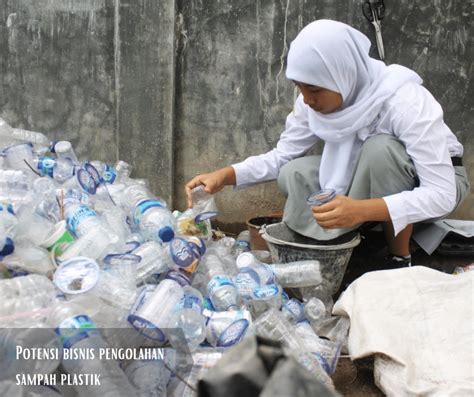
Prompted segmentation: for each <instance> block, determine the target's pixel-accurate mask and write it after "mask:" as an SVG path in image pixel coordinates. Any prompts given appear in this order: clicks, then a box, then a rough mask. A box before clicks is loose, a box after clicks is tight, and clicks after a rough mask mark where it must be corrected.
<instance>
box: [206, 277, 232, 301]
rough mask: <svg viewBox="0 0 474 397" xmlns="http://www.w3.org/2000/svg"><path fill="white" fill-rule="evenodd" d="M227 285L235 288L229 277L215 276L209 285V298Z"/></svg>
mask: <svg viewBox="0 0 474 397" xmlns="http://www.w3.org/2000/svg"><path fill="white" fill-rule="evenodd" d="M226 285H232V286H233V287H235V285H234V283H233V282H232V280H231V279H230V278H229V277H227V276H214V277H213V278H212V279H211V281H209V284H208V285H207V292H208V295H209V296H212V295H214V293H215V292H216V291H217V290H218V289H219V288H222V287H224V286H226Z"/></svg>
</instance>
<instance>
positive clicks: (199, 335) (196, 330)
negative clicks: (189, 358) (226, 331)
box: [170, 286, 206, 351]
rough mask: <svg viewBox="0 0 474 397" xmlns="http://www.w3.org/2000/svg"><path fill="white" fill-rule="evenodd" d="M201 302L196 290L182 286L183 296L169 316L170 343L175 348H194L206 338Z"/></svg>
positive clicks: (199, 294) (201, 299) (201, 298)
mask: <svg viewBox="0 0 474 397" xmlns="http://www.w3.org/2000/svg"><path fill="white" fill-rule="evenodd" d="M202 302H203V297H202V295H201V293H200V292H199V291H198V290H196V289H194V288H192V287H189V286H187V287H184V288H183V297H182V298H181V300H180V301H179V302H178V304H177V305H176V307H175V309H174V313H173V314H172V315H171V318H170V343H171V345H172V346H173V347H175V348H176V349H185V350H187V349H189V350H191V351H193V350H196V349H197V347H198V346H199V345H200V344H201V343H202V342H203V341H204V339H205V338H206V322H205V319H204V316H203V315H202ZM183 337H184V339H183Z"/></svg>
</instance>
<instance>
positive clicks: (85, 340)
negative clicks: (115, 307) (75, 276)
mask: <svg viewBox="0 0 474 397" xmlns="http://www.w3.org/2000/svg"><path fill="white" fill-rule="evenodd" d="M51 326H53V327H54V328H55V332H56V334H57V335H58V336H59V337H60V338H61V341H62V344H63V348H64V349H65V350H70V349H78V350H76V351H79V350H80V351H82V352H84V353H85V354H88V353H90V352H91V351H93V352H94V353H95V354H94V357H93V358H92V357H90V356H89V357H88V358H89V359H84V360H81V359H74V358H70V357H67V356H65V357H64V358H63V361H62V367H63V369H64V370H65V371H66V372H68V373H69V374H85V373H92V374H98V375H100V385H95V384H89V385H81V386H80V387H78V389H77V390H78V392H80V395H100V396H103V397H105V396H107V397H109V396H110V397H112V396H117V395H126V396H133V395H135V393H134V390H133V388H132V386H131V385H130V383H129V381H128V379H127V377H126V375H125V373H124V372H123V371H122V370H121V369H120V367H119V364H118V363H117V362H116V361H114V360H105V359H104V360H100V359H99V357H98V356H99V349H100V348H107V344H106V343H105V342H104V340H103V339H102V337H101V334H100V332H99V330H98V329H97V328H96V325H95V323H94V322H93V321H92V320H91V319H90V317H89V316H88V315H87V313H86V312H85V310H84V308H83V307H81V306H79V305H77V304H75V303H73V302H66V301H64V302H61V303H60V304H58V305H57V306H56V307H55V309H54V311H53V313H52V315H51Z"/></svg>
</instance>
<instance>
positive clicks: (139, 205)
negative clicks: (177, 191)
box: [124, 185, 175, 242]
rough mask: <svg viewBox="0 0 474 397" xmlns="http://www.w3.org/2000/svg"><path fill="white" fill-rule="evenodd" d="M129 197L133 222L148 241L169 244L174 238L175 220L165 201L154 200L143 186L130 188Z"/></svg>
mask: <svg viewBox="0 0 474 397" xmlns="http://www.w3.org/2000/svg"><path fill="white" fill-rule="evenodd" d="M124 195H125V196H126V197H128V200H129V203H130V208H131V209H132V217H133V221H134V222H135V224H136V225H138V227H139V229H140V231H141V233H142V234H143V235H144V236H145V238H147V239H148V240H154V241H158V242H168V241H170V240H171V239H172V238H173V237H174V230H175V219H174V217H173V214H172V213H171V212H170V210H169V209H168V208H167V207H166V203H165V202H164V201H163V200H160V199H157V198H154V197H153V196H152V195H151V194H150V193H149V192H148V190H147V189H146V188H145V187H143V186H141V185H132V186H130V187H128V188H127V189H126V190H125V192H124Z"/></svg>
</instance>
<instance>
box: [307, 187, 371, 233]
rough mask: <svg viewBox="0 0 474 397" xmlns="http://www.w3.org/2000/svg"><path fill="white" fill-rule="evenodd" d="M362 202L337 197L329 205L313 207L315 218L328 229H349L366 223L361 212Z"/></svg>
mask: <svg viewBox="0 0 474 397" xmlns="http://www.w3.org/2000/svg"><path fill="white" fill-rule="evenodd" d="M361 202H362V200H355V199H352V198H350V197H347V196H341V195H337V196H336V197H335V198H334V199H333V200H331V201H330V202H329V203H326V204H323V205H319V206H316V207H312V208H311V211H312V212H313V217H314V219H315V220H316V222H318V224H319V225H320V226H321V227H324V228H326V229H335V228H347V227H352V226H355V225H358V224H360V223H363V222H364V221H366V219H364V216H363V215H362V211H361V209H362V208H361V207H362V206H361Z"/></svg>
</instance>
